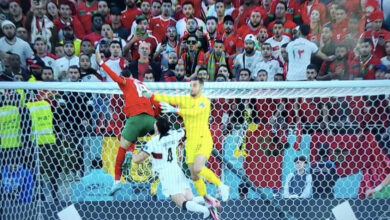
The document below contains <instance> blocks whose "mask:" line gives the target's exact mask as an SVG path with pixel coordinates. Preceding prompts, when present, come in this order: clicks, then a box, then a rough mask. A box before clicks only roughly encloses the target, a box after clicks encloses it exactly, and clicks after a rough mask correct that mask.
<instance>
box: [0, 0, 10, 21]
mask: <svg viewBox="0 0 390 220" xmlns="http://www.w3.org/2000/svg"><path fill="white" fill-rule="evenodd" d="M8 5H9V0H5V1H0V21H4V20H6V19H7V18H9V16H10V12H9V7H8Z"/></svg>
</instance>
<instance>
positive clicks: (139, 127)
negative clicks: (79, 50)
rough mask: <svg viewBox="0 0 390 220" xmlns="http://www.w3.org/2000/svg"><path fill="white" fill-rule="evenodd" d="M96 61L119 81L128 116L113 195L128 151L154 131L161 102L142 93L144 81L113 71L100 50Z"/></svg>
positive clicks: (121, 142)
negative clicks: (104, 60)
mask: <svg viewBox="0 0 390 220" xmlns="http://www.w3.org/2000/svg"><path fill="white" fill-rule="evenodd" d="M96 62H97V63H98V64H99V65H100V66H101V67H102V68H103V70H104V71H105V72H106V73H107V74H108V75H109V76H110V77H111V79H112V80H113V81H114V82H116V83H118V85H119V88H120V89H121V90H122V92H123V97H124V104H125V106H124V107H123V112H124V113H125V115H126V117H127V120H126V123H125V126H124V128H123V130H122V134H121V138H120V146H119V149H118V154H117V156H116V160H115V177H114V179H115V182H114V185H113V187H112V189H111V192H110V195H111V196H112V195H114V193H115V192H117V191H118V190H119V189H120V188H121V184H120V178H121V175H122V163H123V161H124V159H125V155H126V151H128V150H129V151H130V152H133V151H134V148H135V142H136V141H137V138H138V137H143V136H145V135H146V134H148V133H149V132H153V131H154V123H155V122H156V119H155V116H156V115H157V114H156V112H159V104H158V102H155V101H154V100H153V99H150V98H146V97H144V96H143V95H142V94H143V92H145V91H147V90H148V89H147V88H146V86H145V85H144V84H142V82H140V81H138V80H137V79H133V78H130V76H126V75H129V74H123V76H119V75H118V74H117V73H115V72H114V71H112V70H111V69H110V67H108V66H107V64H105V63H104V62H103V60H102V59H101V56H100V52H99V50H96Z"/></svg>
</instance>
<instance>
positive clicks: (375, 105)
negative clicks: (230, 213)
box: [0, 0, 390, 198]
mask: <svg viewBox="0 0 390 220" xmlns="http://www.w3.org/2000/svg"><path fill="white" fill-rule="evenodd" d="M0 21H1V25H0V26H1V33H0V34H1V36H2V37H1V38H0V58H1V65H0V81H30V82H34V81H44V82H53V81H59V82H80V81H81V82H110V81H112V79H111V78H110V77H109V76H108V75H107V74H106V73H105V72H104V71H103V70H102V69H101V68H100V67H99V65H98V64H97V63H96V57H95V53H94V51H95V50H99V51H100V52H101V54H102V56H103V57H102V58H103V59H104V60H105V63H106V64H107V65H108V66H109V67H110V68H111V69H113V70H114V71H115V72H116V73H117V74H122V75H123V76H130V75H131V76H132V77H133V78H136V79H138V80H140V81H143V82H154V81H155V82H187V81H189V80H190V79H191V77H194V76H197V77H200V78H203V79H204V80H205V81H216V82H226V81H311V80H355V79H364V80H373V79H378V80H381V79H390V32H389V30H390V2H389V1H380V0H204V1H200V0H199V1H197V0H186V1H178V0H143V1H137V0H124V1H119V0H118V1H106V0H100V1H96V0H86V1H82V0H78V1H74V0H59V1H55V0H53V1H49V0H40V1H39V0H0ZM6 95H7V94H5V95H4V94H2V95H1V98H2V100H3V99H4V100H5V99H7V98H4V97H5V96H6ZM8 95H9V94H8ZM39 96H40V97H42V99H44V100H47V101H48V102H50V105H51V109H52V111H53V118H54V120H53V122H54V130H55V134H56V137H57V138H58V139H57V143H56V144H55V145H56V146H58V148H60V146H62V147H63V148H65V149H66V152H70V153H69V155H70V156H69V157H71V158H62V159H60V158H61V156H60V155H58V156H54V157H58V158H59V159H60V160H61V162H60V163H61V165H62V166H66V164H67V163H72V164H70V165H69V167H71V168H72V169H74V171H75V172H81V173H82V172H83V168H82V165H83V155H82V154H83V153H82V151H83V146H82V145H83V144H82V143H81V141H80V140H79V139H80V137H83V136H87V134H91V133H93V134H98V135H102V136H107V135H112V136H118V135H119V134H120V131H121V129H122V127H123V124H122V123H123V122H124V121H125V119H126V118H125V115H124V114H123V112H121V106H122V105H123V103H122V102H123V101H122V99H121V98H120V97H119V96H117V95H115V96H113V97H108V96H104V95H102V96H92V95H90V94H84V93H76V92H55V91H50V92H48V91H40V93H39ZM8 100H12V97H11V96H10V97H8ZM2 103H3V102H2ZM4 103H5V102H4ZM212 105H213V106H212V112H211V114H212V120H211V123H210V128H211V130H212V133H213V138H214V143H215V147H216V148H217V149H218V150H220V152H222V148H223V147H225V146H223V144H224V141H223V137H226V136H227V135H228V134H227V133H229V132H230V133H233V132H234V131H236V132H238V131H240V130H241V131H240V132H243V133H244V134H246V135H244V136H245V138H246V142H245V141H241V143H244V145H245V146H244V147H243V149H245V151H246V152H245V153H243V154H246V156H245V159H244V161H243V162H242V164H241V167H242V168H243V169H244V170H245V174H246V175H247V176H248V178H249V179H250V181H251V182H253V183H254V185H255V186H258V187H263V188H265V187H268V188H271V189H274V190H276V191H277V192H280V190H281V189H282V178H281V173H282V160H283V152H284V150H286V149H288V148H289V147H293V148H294V149H296V150H299V148H300V144H301V141H302V140H301V139H300V138H301V136H302V133H305V134H311V135H313V136H314V138H313V140H315V141H312V143H310V150H311V153H310V155H307V156H308V157H307V158H305V157H297V158H296V159H295V161H294V163H295V162H297V163H300V164H304V165H299V168H300V170H302V166H305V165H306V163H309V162H313V163H312V164H310V166H311V167H312V170H316V169H317V170H328V171H326V172H328V174H327V175H328V176H326V177H320V178H326V179H327V180H328V181H329V182H331V183H329V184H328V185H327V186H324V187H321V186H319V184H320V182H321V181H322V179H320V178H317V177H318V176H315V173H312V174H311V175H313V177H310V182H312V183H311V184H313V187H314V188H315V192H314V194H313V195H314V197H317V198H318V197H323V195H324V194H325V197H333V192H332V190H333V188H332V187H333V186H334V184H335V182H336V180H337V179H338V178H339V177H342V176H348V175H351V174H354V173H357V172H360V171H362V173H363V175H364V178H363V179H364V181H362V182H361V185H360V189H359V196H360V197H366V195H365V192H366V191H367V190H368V189H371V188H373V187H375V186H377V185H378V184H379V183H380V181H381V180H383V179H384V178H385V176H386V174H387V173H390V171H389V166H388V164H390V162H389V161H390V159H389V158H388V154H389V152H387V151H388V150H389V149H390V146H389V144H386V143H388V137H389V135H387V136H386V135H384V134H390V129H388V128H389V125H390V121H389V118H390V104H389V98H388V97H384V96H375V97H374V96H371V97H368V96H367V97H340V98H335V97H329V98H305V99H273V100H271V99H258V100H244V99H243V100H241V99H236V100H227V99H226V100H225V99H218V100H213V103H212ZM0 106H2V105H1V104H0ZM248 106H250V107H249V108H247V107H248ZM108 108H110V111H109V110H108ZM30 111H31V110H30ZM107 114H109V116H107ZM226 121H228V123H226ZM330 125H332V126H330ZM369 125H375V126H374V128H373V129H367V128H368V126H369ZM229 126H230V127H229ZM291 127H293V129H292V130H294V132H296V133H294V132H293V133H294V134H295V135H296V136H297V141H296V143H295V144H294V146H291V145H290V144H289V143H287V136H288V135H289V134H291V132H290V131H291V129H290V128H291ZM24 129H26V128H24ZM351 130H352V131H351ZM289 132H290V133H289ZM238 133H239V132H238ZM336 134H337V135H336ZM333 135H335V137H333ZM60 137H61V138H60ZM337 138H339V139H340V140H343V146H340V144H339V142H340V141H336V139H337ZM386 138H387V139H386ZM363 143H365V144H366V143H369V145H370V146H371V147H372V151H371V150H370V151H369V152H367V151H366V150H364V148H365V147H366V145H364V144H363ZM50 144H54V142H52V143H50ZM344 145H345V146H344ZM260 148H261V149H263V150H259V149H260ZM383 148H384V149H385V150H386V152H383V151H382V150H381V149H383ZM50 151H52V152H47V153H48V154H53V155H56V154H59V153H58V152H59V151H60V150H57V148H55V149H51V150H50ZM344 151H346V152H347V153H346V154H348V155H347V156H346V155H343V153H344ZM319 152H321V153H319ZM47 153H43V154H47ZM235 153H236V152H235ZM362 155H365V156H366V157H364V158H371V157H372V158H373V159H372V160H366V159H364V158H363V157H362ZM318 156H320V158H319V159H318V158H317V157H318ZM343 156H345V158H342V159H340V160H338V159H339V157H340V158H341V157H343ZM331 158H336V159H333V160H332V163H331V164H330V165H329V163H327V162H326V161H328V160H330V159H331ZM42 159H43V160H46V159H47V158H46V159H45V158H44V157H43V158H42ZM69 161H73V162H69ZM324 161H325V162H324ZM354 161H355V162H356V161H362V163H354ZM370 161H371V162H370ZM373 161H376V162H375V163H374V162H373ZM209 162H210V166H211V167H212V168H213V169H214V170H216V172H217V173H218V174H221V165H220V162H219V161H217V160H216V159H215V158H211V159H210V161H209ZM322 162H324V163H322ZM333 162H334V163H333ZM363 162H364V163H363ZM47 163H48V164H51V163H53V162H52V161H48V162H47ZM75 164H76V165H75ZM323 164H325V165H323ZM322 166H325V167H322ZM386 166H387V167H386ZM270 168H271V169H270ZM56 169H57V168H54V169H53V171H52V173H48V174H47V175H48V176H49V181H50V182H51V184H53V185H55V184H56V179H57V178H58V172H60V171H56ZM58 169H60V168H58ZM297 170H299V169H298V165H297ZM72 171H73V170H72ZM313 172H314V171H313ZM81 175H82V174H81ZM304 175H306V174H304ZM308 179H309V178H308ZM289 180H292V181H295V183H294V184H295V188H296V186H297V185H300V184H301V185H302V182H304V180H303V178H301V179H299V180H297V178H295V177H294V175H290V176H289ZM294 184H293V185H287V186H286V187H290V188H294ZM303 184H304V183H303ZM238 188H239V190H238V191H239V194H240V197H246V196H247V194H248V186H247V184H246V183H242V184H240V186H238ZM295 188H294V189H292V190H291V191H290V192H287V194H288V196H286V197H289V196H290V195H292V194H293V193H295V192H299V194H302V192H303V191H305V192H307V190H306V189H305V190H303V189H295ZM324 188H326V189H324ZM53 189H54V187H53ZM53 191H56V189H54V190H53ZM330 195H332V196H330ZM53 197H55V195H54V193H53ZM306 197H308V195H307V193H305V196H302V197H301V198H306ZM291 198H296V196H295V197H294V195H293V197H291Z"/></svg>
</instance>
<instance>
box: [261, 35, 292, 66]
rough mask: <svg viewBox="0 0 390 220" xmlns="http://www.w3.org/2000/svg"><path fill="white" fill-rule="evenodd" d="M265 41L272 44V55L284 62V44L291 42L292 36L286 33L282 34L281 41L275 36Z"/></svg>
mask: <svg viewBox="0 0 390 220" xmlns="http://www.w3.org/2000/svg"><path fill="white" fill-rule="evenodd" d="M265 42H266V43H269V44H271V47H272V56H273V57H274V58H275V59H279V60H280V61H282V62H284V60H283V58H282V53H281V48H282V45H283V44H286V43H288V42H290V38H289V37H287V36H285V35H282V40H281V41H276V40H275V39H274V38H273V37H270V38H268V39H267V40H266V41H265Z"/></svg>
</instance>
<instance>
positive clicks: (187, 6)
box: [176, 1, 206, 37]
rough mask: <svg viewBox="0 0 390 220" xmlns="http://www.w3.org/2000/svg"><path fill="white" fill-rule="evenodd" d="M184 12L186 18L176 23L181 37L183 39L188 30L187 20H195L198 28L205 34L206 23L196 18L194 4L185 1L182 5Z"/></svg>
mask: <svg viewBox="0 0 390 220" xmlns="http://www.w3.org/2000/svg"><path fill="white" fill-rule="evenodd" d="M182 10H183V14H184V16H185V17H184V18H182V19H180V20H178V21H177V23H176V30H177V33H178V35H179V36H180V37H183V36H184V34H185V33H186V30H187V22H188V21H187V19H189V18H195V20H196V23H197V24H198V25H197V26H198V27H202V32H203V33H205V31H206V25H205V23H204V22H203V21H202V20H200V19H199V18H197V17H194V13H195V11H194V4H193V3H192V2H190V1H185V2H184V3H183V5H182Z"/></svg>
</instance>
